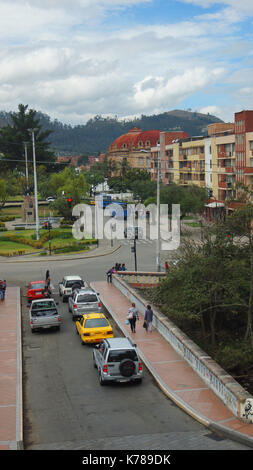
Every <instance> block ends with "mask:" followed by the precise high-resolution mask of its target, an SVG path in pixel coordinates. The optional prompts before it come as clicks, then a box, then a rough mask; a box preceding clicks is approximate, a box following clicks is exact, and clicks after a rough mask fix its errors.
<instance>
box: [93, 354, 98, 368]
mask: <svg viewBox="0 0 253 470" xmlns="http://www.w3.org/2000/svg"><path fill="white" fill-rule="evenodd" d="M93 367H94V369H97V368H98V366H97V364H96V362H95V358H94V355H93Z"/></svg>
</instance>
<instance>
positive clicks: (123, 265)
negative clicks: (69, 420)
mask: <svg viewBox="0 0 253 470" xmlns="http://www.w3.org/2000/svg"><path fill="white" fill-rule="evenodd" d="M121 271H126V265H125V263H123V264H122V267H121Z"/></svg>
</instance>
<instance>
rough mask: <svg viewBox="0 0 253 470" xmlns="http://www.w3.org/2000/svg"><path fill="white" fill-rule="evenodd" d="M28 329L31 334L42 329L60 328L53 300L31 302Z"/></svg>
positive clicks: (59, 320) (59, 318) (59, 319)
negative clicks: (29, 328)
mask: <svg viewBox="0 0 253 470" xmlns="http://www.w3.org/2000/svg"><path fill="white" fill-rule="evenodd" d="M29 315H30V327H31V330H32V333H34V332H35V331H36V330H40V329H44V328H55V329H57V330H59V329H60V328H61V322H62V319H61V316H60V315H59V313H58V310H57V304H56V303H55V301H54V299H40V300H33V301H32V303H31V305H30V308H29Z"/></svg>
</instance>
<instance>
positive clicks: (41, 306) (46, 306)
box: [32, 300, 55, 310]
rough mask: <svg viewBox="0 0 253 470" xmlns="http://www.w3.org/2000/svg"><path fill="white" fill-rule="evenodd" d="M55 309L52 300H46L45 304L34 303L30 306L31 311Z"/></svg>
mask: <svg viewBox="0 0 253 470" xmlns="http://www.w3.org/2000/svg"><path fill="white" fill-rule="evenodd" d="M49 308H55V303H54V302H53V301H52V300H46V302H36V303H34V304H32V310H43V309H49Z"/></svg>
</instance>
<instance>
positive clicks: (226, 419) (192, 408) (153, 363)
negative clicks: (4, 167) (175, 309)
mask: <svg viewBox="0 0 253 470" xmlns="http://www.w3.org/2000/svg"><path fill="white" fill-rule="evenodd" d="M92 286H93V287H94V288H95V289H96V290H97V292H99V294H100V298H101V300H102V302H103V304H104V305H105V307H106V308H107V310H108V311H109V312H110V313H111V315H112V316H113V318H114V320H115V321H116V322H117V324H118V325H119V327H120V329H121V330H122V331H123V333H124V334H125V335H126V336H128V337H130V338H132V339H133V341H134V342H135V343H136V344H137V346H138V349H139V352H140V356H141V357H142V360H143V362H144V364H145V365H146V366H147V368H148V369H149V370H150V372H151V373H152V375H153V376H154V378H155V379H156V381H157V383H158V385H159V386H160V387H161V389H162V390H163V392H164V393H165V394H166V395H167V396H168V397H169V398H170V399H171V400H172V401H174V402H175V403H176V404H177V405H178V406H179V407H180V408H182V409H183V410H184V411H185V412H186V413H188V414H190V415H191V416H192V417H193V418H194V419H196V420H197V421H199V422H200V423H202V424H203V425H205V426H207V427H208V428H209V429H211V430H213V431H216V432H218V433H219V432H220V433H222V434H224V435H226V436H227V437H228V438H230V439H234V440H236V441H238V442H241V443H244V444H246V445H249V446H250V447H253V424H245V423H243V422H242V421H240V420H239V419H237V418H236V417H235V416H234V415H233V413H232V412H231V411H230V410H229V409H228V408H227V407H226V406H225V405H224V403H223V402H222V401H221V400H220V398H218V397H217V396H216V395H215V393H214V392H212V390H210V389H209V388H208V387H207V385H206V384H205V383H204V382H203V381H202V380H201V378H200V377H199V376H198V375H197V374H196V373H195V372H194V371H193V369H192V368H191V367H190V366H189V365H188V363H187V362H186V361H184V359H182V357H180V356H179V355H178V354H177V353H176V352H175V351H174V349H173V348H172V347H171V346H170V344H169V343H168V342H167V341H166V340H165V339H164V338H163V336H162V335H161V334H160V333H159V332H158V331H157V330H156V329H153V331H152V332H146V330H145V329H144V328H143V326H142V325H143V316H142V315H140V321H138V322H137V324H136V333H135V334H133V333H131V330H130V327H129V326H127V325H126V323H125V321H126V315H127V311H128V309H129V307H130V306H131V304H130V302H129V301H128V299H127V298H126V297H125V296H124V295H123V294H122V293H121V292H120V291H119V290H118V289H117V288H116V287H115V286H114V285H113V284H108V283H107V282H93V283H92ZM143 386H145V378H144V381H143Z"/></svg>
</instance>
